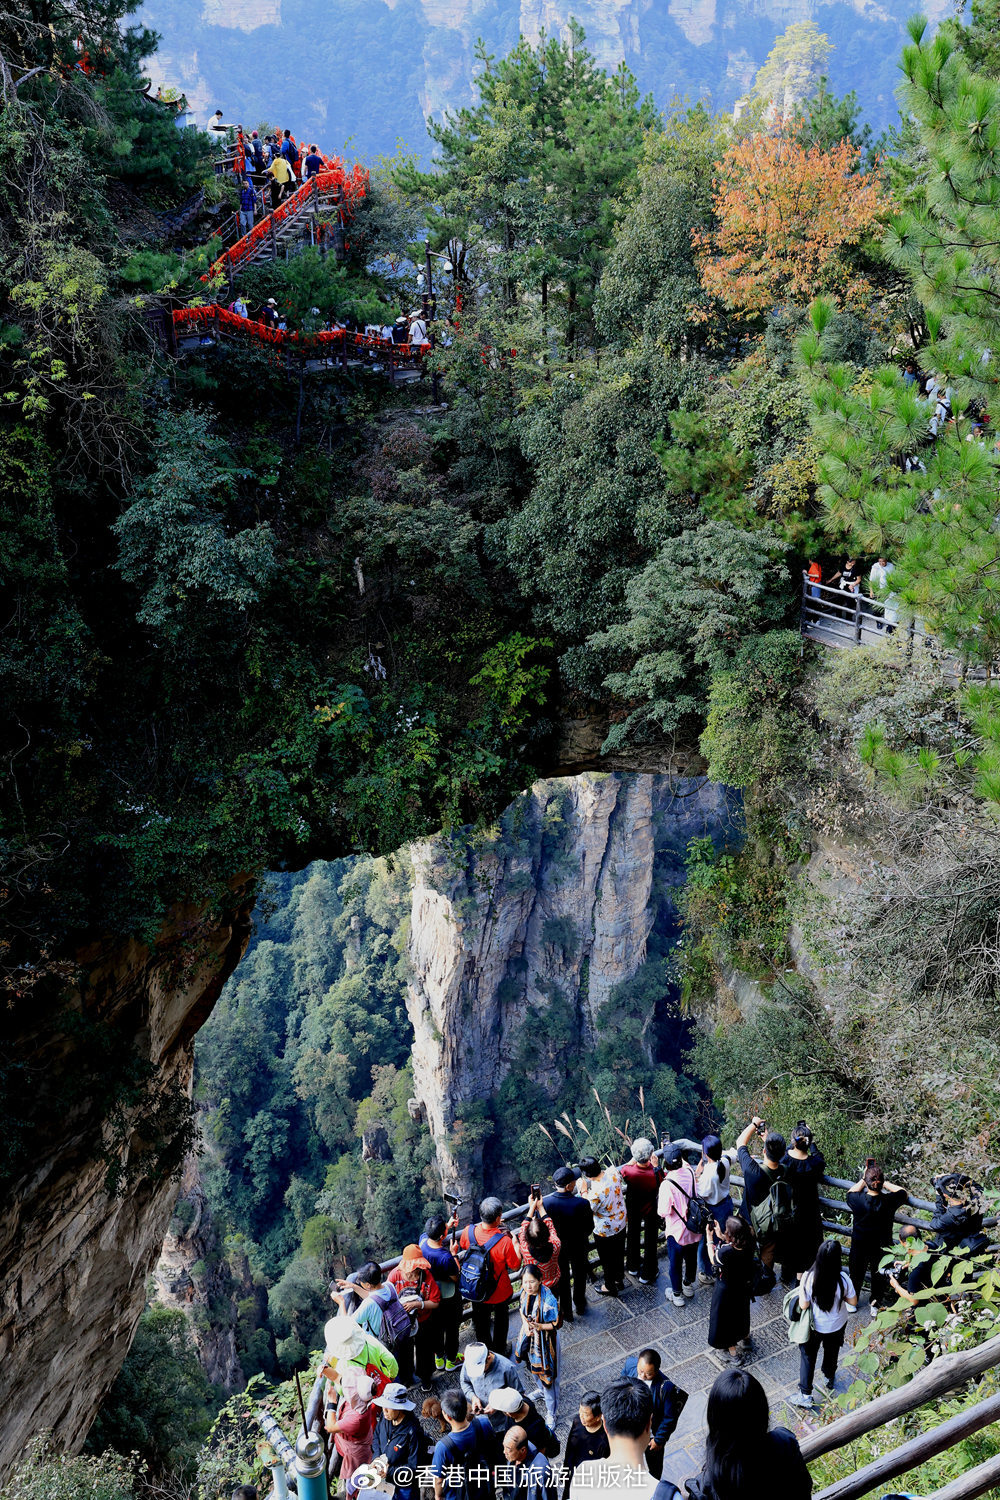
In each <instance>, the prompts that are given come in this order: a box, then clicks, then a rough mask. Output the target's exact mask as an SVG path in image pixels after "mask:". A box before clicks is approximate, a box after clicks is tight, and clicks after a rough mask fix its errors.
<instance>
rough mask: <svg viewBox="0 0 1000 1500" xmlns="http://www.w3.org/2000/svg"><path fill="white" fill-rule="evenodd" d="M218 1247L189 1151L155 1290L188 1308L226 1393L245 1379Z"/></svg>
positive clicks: (213, 1376)
mask: <svg viewBox="0 0 1000 1500" xmlns="http://www.w3.org/2000/svg"><path fill="white" fill-rule="evenodd" d="M220 1250H221V1247H220V1244H219V1236H218V1232H217V1231H216V1228H215V1224H214V1223H213V1220H212V1212H211V1209H210V1208H209V1206H208V1201H207V1199H206V1197H205V1189H204V1187H203V1186H202V1181H201V1174H200V1172H199V1170H198V1158H197V1156H194V1155H191V1156H189V1157H188V1158H187V1160H186V1161H185V1163H184V1170H183V1173H182V1175H181V1181H180V1188H179V1191H178V1195H177V1203H176V1205H175V1208H174V1213H173V1216H172V1218H171V1220H170V1227H169V1229H168V1230H167V1234H166V1237H165V1239H164V1241H163V1245H162V1248H161V1250H160V1258H159V1260H158V1261H157V1263H156V1269H155V1270H154V1272H153V1284H154V1288H155V1290H154V1293H153V1295H154V1297H155V1298H156V1300H157V1302H160V1303H161V1304H162V1305H163V1306H164V1307H173V1308H178V1309H179V1310H180V1311H181V1312H183V1313H184V1315H185V1317H186V1318H187V1319H188V1321H189V1323H190V1325H191V1335H192V1338H193V1339H194V1344H195V1348H196V1349H197V1350H198V1358H199V1360H200V1361H201V1365H202V1368H203V1369H204V1371H205V1374H206V1375H207V1376H208V1378H209V1380H210V1381H211V1382H212V1384H213V1385H217V1386H219V1388H220V1389H221V1390H223V1391H225V1392H227V1394H228V1393H229V1392H231V1391H237V1390H242V1389H243V1386H244V1385H245V1384H246V1380H245V1377H244V1374H243V1371H242V1369H241V1368H240V1359H239V1354H238V1353H237V1350H236V1317H237V1312H236V1304H235V1301H234V1299H233V1291H234V1287H233V1278H232V1274H231V1272H230V1269H229V1265H228V1263H227V1262H226V1261H225V1260H224V1259H223V1258H222V1256H221V1253H220ZM220 1308H225V1309H226V1310H227V1313H228V1316H227V1317H226V1318H225V1321H224V1322H220V1320H219V1311H220Z"/></svg>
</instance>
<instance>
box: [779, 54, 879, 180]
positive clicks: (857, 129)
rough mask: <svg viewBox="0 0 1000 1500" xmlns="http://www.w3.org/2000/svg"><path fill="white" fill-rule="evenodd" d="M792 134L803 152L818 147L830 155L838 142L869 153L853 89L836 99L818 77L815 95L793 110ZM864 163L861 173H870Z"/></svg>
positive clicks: (867, 130)
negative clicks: (802, 147) (803, 149)
mask: <svg viewBox="0 0 1000 1500" xmlns="http://www.w3.org/2000/svg"><path fill="white" fill-rule="evenodd" d="M792 131H793V134H794V137H795V139H796V140H797V141H798V143H799V145H800V146H804V147H805V148H806V150H808V149H809V148H810V146H819V147H820V148H821V149H822V150H824V151H829V149H830V148H831V146H838V145H839V144H840V142H841V141H850V142H851V144H852V145H854V146H857V147H859V149H860V150H861V151H864V152H868V151H870V148H871V144H872V132H871V126H870V125H862V124H861V106H860V104H859V102H858V96H857V94H856V93H855V92H854V90H853V89H851V91H850V92H849V93H847V94H843V95H841V96H840V97H839V98H838V96H837V95H836V94H834V93H833V92H832V90H831V89H830V80H829V79H828V78H826V77H825V76H823V77H821V78H820V79H819V80H818V82H817V85H816V91H815V93H812V94H810V95H809V96H808V97H807V98H805V99H803V100H802V101H801V102H800V103H799V104H797V105H796V107H795V113H794V116H793V119H792ZM870 166H871V163H870V162H866V164H865V165H864V166H863V168H862V170H864V171H869V170H870Z"/></svg>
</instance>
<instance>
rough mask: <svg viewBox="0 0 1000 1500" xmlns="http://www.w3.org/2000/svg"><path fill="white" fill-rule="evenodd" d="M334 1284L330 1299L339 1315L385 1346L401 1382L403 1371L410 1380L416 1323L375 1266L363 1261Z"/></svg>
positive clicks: (377, 1266)
mask: <svg viewBox="0 0 1000 1500" xmlns="http://www.w3.org/2000/svg"><path fill="white" fill-rule="evenodd" d="M336 1284H337V1287H338V1288H339V1290H336V1291H335V1290H334V1289H333V1288H331V1290H330V1296H331V1298H332V1300H333V1301H334V1302H336V1303H337V1305H338V1307H339V1308H340V1310H341V1312H343V1313H347V1314H348V1316H349V1317H352V1318H353V1319H354V1321H355V1323H357V1324H358V1326H359V1328H363V1329H364V1330H365V1331H366V1332H367V1333H370V1334H371V1336H372V1338H375V1339H378V1340H379V1342H380V1343H382V1344H384V1345H385V1347H386V1348H387V1349H388V1350H389V1352H390V1353H391V1354H392V1355H394V1356H395V1359H396V1361H397V1364H398V1366H399V1371H400V1376H401V1378H405V1377H404V1376H403V1372H404V1371H406V1372H407V1373H408V1374H409V1375H410V1377H411V1378H412V1373H413V1339H414V1333H415V1331H416V1321H415V1318H414V1317H413V1315H412V1314H411V1312H410V1311H409V1310H408V1309H407V1308H406V1307H404V1305H403V1303H402V1301H401V1300H400V1297H399V1294H398V1292H397V1291H396V1288H395V1287H394V1286H390V1285H389V1283H388V1282H387V1281H386V1280H385V1277H384V1276H383V1274H382V1267H381V1266H380V1265H379V1264H378V1262H377V1261H374V1260H369V1261H366V1262H365V1264H364V1265H363V1266H360V1267H359V1268H358V1270H356V1271H354V1272H353V1273H352V1274H351V1275H350V1276H348V1277H347V1278H346V1279H345V1278H342V1277H339V1276H338V1278H337V1283H336ZM359 1295H360V1298H361V1300H360V1301H358V1300H357V1298H358V1296H359Z"/></svg>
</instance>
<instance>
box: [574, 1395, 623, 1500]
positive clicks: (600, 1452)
mask: <svg viewBox="0 0 1000 1500" xmlns="http://www.w3.org/2000/svg"><path fill="white" fill-rule="evenodd" d="M610 1452H611V1449H610V1447H609V1446H608V1435H607V1433H606V1432H605V1431H604V1423H603V1421H602V1420H601V1398H600V1396H599V1395H598V1394H597V1392H596V1391H585V1392H584V1394H583V1395H582V1396H581V1397H580V1410H579V1411H578V1412H577V1414H576V1416H575V1417H574V1418H573V1422H572V1425H571V1426H570V1429H569V1436H568V1437H567V1439H566V1452H565V1454H564V1455H563V1466H564V1468H565V1469H566V1471H567V1474H566V1483H565V1485H564V1486H563V1500H566V1497H567V1496H568V1494H569V1487H570V1485H571V1483H572V1481H573V1472H574V1470H575V1469H576V1467H577V1465H578V1464H585V1463H587V1462H589V1460H590V1459H600V1458H607V1457H608V1455H609V1454H610Z"/></svg>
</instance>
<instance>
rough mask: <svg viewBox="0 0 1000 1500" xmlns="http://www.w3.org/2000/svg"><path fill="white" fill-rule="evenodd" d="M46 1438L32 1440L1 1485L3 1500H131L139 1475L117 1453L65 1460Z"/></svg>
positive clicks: (138, 1468)
mask: <svg viewBox="0 0 1000 1500" xmlns="http://www.w3.org/2000/svg"><path fill="white" fill-rule="evenodd" d="M49 1445H50V1439H49V1437H48V1436H47V1435H43V1436H40V1437H36V1438H33V1439H32V1441H31V1442H30V1443H29V1444H28V1446H27V1448H26V1449H25V1450H24V1454H23V1456H22V1457H21V1459H20V1460H19V1461H18V1462H17V1463H16V1464H15V1465H14V1468H13V1469H12V1470H11V1472H10V1473H9V1474H8V1475H7V1477H6V1479H5V1481H4V1488H3V1494H4V1500H134V1497H135V1495H136V1486H137V1483H138V1480H139V1478H140V1476H141V1474H142V1472H143V1470H142V1467H141V1466H140V1465H138V1464H137V1463H136V1461H135V1459H134V1458H123V1457H122V1456H121V1454H119V1453H110V1452H108V1453H100V1454H85V1455H82V1456H81V1457H79V1458H69V1457H67V1455H66V1454H65V1453H54V1452H53V1451H52V1449H51V1447H50V1446H49Z"/></svg>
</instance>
